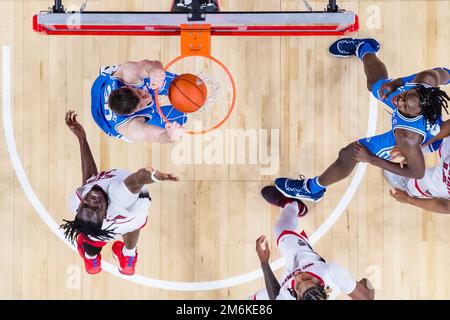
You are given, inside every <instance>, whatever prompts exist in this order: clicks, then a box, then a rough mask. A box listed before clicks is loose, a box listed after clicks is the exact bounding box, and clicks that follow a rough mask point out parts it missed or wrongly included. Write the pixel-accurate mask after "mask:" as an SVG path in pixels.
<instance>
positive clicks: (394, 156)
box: [389, 146, 406, 168]
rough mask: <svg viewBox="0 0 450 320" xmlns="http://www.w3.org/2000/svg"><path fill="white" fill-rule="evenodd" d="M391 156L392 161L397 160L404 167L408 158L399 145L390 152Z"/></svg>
mask: <svg viewBox="0 0 450 320" xmlns="http://www.w3.org/2000/svg"><path fill="white" fill-rule="evenodd" d="M389 155H390V156H391V160H390V161H392V162H397V163H399V164H400V167H401V168H403V167H404V166H405V164H406V158H405V157H404V156H403V154H402V153H401V152H400V151H399V150H398V147H397V146H395V147H394V148H393V149H392V150H391V152H390V153H389Z"/></svg>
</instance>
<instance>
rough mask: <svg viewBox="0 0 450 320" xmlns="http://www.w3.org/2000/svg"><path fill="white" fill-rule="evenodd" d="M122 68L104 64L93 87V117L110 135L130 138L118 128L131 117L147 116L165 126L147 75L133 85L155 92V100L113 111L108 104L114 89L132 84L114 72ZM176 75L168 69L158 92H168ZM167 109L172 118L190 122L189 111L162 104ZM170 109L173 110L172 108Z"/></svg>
mask: <svg viewBox="0 0 450 320" xmlns="http://www.w3.org/2000/svg"><path fill="white" fill-rule="evenodd" d="M117 70H118V66H111V67H106V68H103V69H102V70H101V72H100V75H99V76H98V77H97V79H96V80H95V82H94V84H93V86H92V90H91V112H92V117H93V118H94V120H95V122H96V123H97V124H98V125H99V127H100V128H101V129H102V130H103V131H104V132H105V133H106V134H108V135H109V136H111V137H115V138H122V139H124V140H127V139H126V138H125V137H123V135H121V134H120V133H119V132H118V131H117V128H118V127H120V126H121V125H123V124H124V123H126V122H128V121H130V120H131V119H134V118H137V117H143V118H145V122H146V123H148V124H151V125H155V126H159V127H161V128H164V127H165V122H164V120H163V119H162V118H161V116H160V115H159V113H158V111H157V107H156V104H155V102H154V101H155V92H154V91H153V89H151V87H150V83H151V82H150V79H149V78H146V79H144V80H143V82H142V83H140V84H133V85H132V86H133V87H135V88H138V89H142V90H146V91H148V92H149V93H150V95H151V96H152V103H151V104H149V105H148V106H147V107H145V108H144V109H141V110H139V111H137V112H135V113H133V114H131V115H119V114H117V113H115V112H113V111H112V110H111V109H110V108H109V106H108V98H109V95H110V94H111V92H112V91H114V90H117V89H119V88H121V87H123V86H127V85H128V84H126V83H123V82H122V81H121V80H120V79H119V78H117V77H115V76H114V72H116V71H117ZM175 77H176V75H175V74H173V73H170V72H166V78H165V80H164V84H163V85H162V86H161V88H159V90H158V95H167V94H168V90H169V87H170V84H171V83H172V80H173V79H174V78H175ZM161 108H162V109H163V112H164V113H166V112H165V111H164V110H167V112H168V113H169V114H170V115H171V117H170V118H169V117H167V118H168V120H169V121H177V122H178V123H180V124H181V125H183V124H184V123H185V122H186V115H185V114H184V113H181V112H179V111H177V110H175V109H173V108H172V107H171V106H170V107H168V106H163V107H161ZM168 109H170V110H168Z"/></svg>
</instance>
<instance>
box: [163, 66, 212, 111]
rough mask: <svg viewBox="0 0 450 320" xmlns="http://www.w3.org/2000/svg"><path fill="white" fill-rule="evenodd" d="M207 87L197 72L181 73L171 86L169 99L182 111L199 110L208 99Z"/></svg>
mask: <svg viewBox="0 0 450 320" xmlns="http://www.w3.org/2000/svg"><path fill="white" fill-rule="evenodd" d="M206 97H207V89H206V85H205V83H204V82H203V80H202V79H200V78H199V77H197V76H196V75H195V74H187V73H185V74H180V75H179V76H178V77H176V78H175V79H173V80H172V84H171V85H170V87H169V100H170V103H171V104H172V105H173V107H174V108H175V109H177V110H179V111H181V112H185V113H191V112H195V111H197V110H199V109H200V108H201V107H202V106H203V105H204V104H205V101H206Z"/></svg>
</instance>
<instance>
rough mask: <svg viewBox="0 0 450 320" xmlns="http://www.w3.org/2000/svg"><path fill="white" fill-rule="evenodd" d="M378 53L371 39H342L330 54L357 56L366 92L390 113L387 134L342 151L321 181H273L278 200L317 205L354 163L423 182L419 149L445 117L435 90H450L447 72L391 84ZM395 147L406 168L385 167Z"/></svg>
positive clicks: (442, 96) (441, 95) (444, 98)
mask: <svg viewBox="0 0 450 320" xmlns="http://www.w3.org/2000/svg"><path fill="white" fill-rule="evenodd" d="M379 49H380V43H379V42H378V41H377V40H375V39H351V38H343V39H339V40H337V41H336V42H334V43H333V44H332V45H331V46H330V49H329V50H330V53H331V54H332V55H334V56H336V57H341V58H345V57H350V56H357V57H358V58H359V59H360V60H361V61H362V62H363V64H364V72H365V74H366V77H367V88H368V89H369V91H370V92H372V94H373V95H374V96H375V98H377V99H378V100H380V101H382V102H383V103H385V104H386V105H387V106H389V107H390V108H391V109H392V129H391V130H390V131H388V132H386V133H384V134H380V135H377V136H374V137H368V138H365V139H361V140H359V141H355V142H352V143H351V144H349V145H348V146H346V147H345V148H343V149H341V151H340V152H339V156H338V159H337V160H336V161H335V162H334V163H333V164H332V165H331V166H329V167H328V169H326V170H325V171H324V172H323V173H322V174H321V175H320V176H316V177H314V178H312V179H304V178H301V179H300V180H297V179H289V178H278V179H276V180H275V186H276V187H277V189H278V190H279V191H280V192H281V193H283V195H285V196H287V197H290V198H296V199H303V200H308V201H314V202H317V201H320V200H321V199H322V198H323V196H324V194H325V191H326V189H327V187H328V186H329V185H331V184H334V183H336V182H338V181H340V180H342V179H344V178H346V177H348V176H349V175H350V174H351V173H352V171H353V169H354V168H355V166H356V164H357V163H358V162H367V163H370V164H372V165H375V166H377V167H380V168H382V169H384V170H387V171H390V172H393V173H395V174H397V175H400V176H404V177H409V178H413V179H421V178H422V177H423V176H424V174H425V159H424V156H423V153H422V151H421V146H423V145H424V144H426V143H427V142H428V141H430V140H431V139H432V138H433V137H435V136H436V135H437V134H438V133H439V130H440V124H441V123H442V109H444V110H445V111H446V112H447V108H448V100H449V97H448V95H447V94H446V93H445V92H444V91H442V90H441V89H440V88H439V86H443V85H447V84H449V82H450V71H449V70H448V69H447V68H435V69H432V70H425V71H422V72H419V73H417V74H414V75H411V76H408V77H404V78H398V79H395V80H392V79H389V78H388V72H387V69H386V66H385V65H384V63H383V62H382V61H381V60H380V59H379V58H378V57H377V52H378V51H379ZM447 113H448V112H447ZM441 143H442V140H439V141H436V142H435V143H433V145H431V148H432V149H433V151H436V150H437V149H438V148H439V146H440V144H441ZM394 146H397V147H398V150H399V151H400V152H401V154H402V155H403V156H404V157H405V158H406V162H407V165H406V166H403V167H402V166H400V165H399V164H398V163H395V162H393V161H390V160H391V157H390V153H391V151H392V149H393V148H394Z"/></svg>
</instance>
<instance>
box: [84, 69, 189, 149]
mask: <svg viewBox="0 0 450 320" xmlns="http://www.w3.org/2000/svg"><path fill="white" fill-rule="evenodd" d="M175 77H176V75H175V74H173V73H170V72H165V71H164V70H163V66H162V64H161V62H159V61H149V60H142V61H139V62H132V61H129V62H126V63H124V64H122V65H120V66H110V67H105V68H102V70H101V71H100V75H99V76H98V78H97V79H96V80H95V82H94V84H93V86H92V90H91V112H92V116H93V117H94V120H95V122H96V123H97V125H98V126H99V127H100V128H101V129H102V130H103V131H104V132H105V133H106V134H108V135H109V136H111V137H115V138H121V139H123V140H125V141H127V142H133V141H147V142H159V143H172V142H174V141H176V140H178V139H179V138H180V137H181V136H182V135H183V134H184V129H183V128H182V126H183V125H184V124H185V122H186V120H187V117H186V114H184V113H182V112H180V111H178V110H176V109H175V108H173V107H172V106H171V105H167V106H161V110H162V112H163V113H164V115H165V117H166V118H167V120H168V122H167V124H165V122H164V120H163V118H162V117H161V115H160V114H159V113H158V111H157V108H156V104H155V92H154V90H158V94H159V95H167V94H168V90H169V87H170V84H171V83H172V80H173V79H174V78H175Z"/></svg>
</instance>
